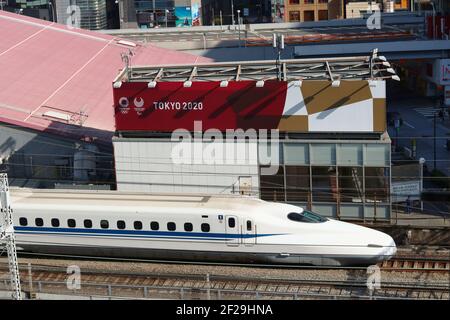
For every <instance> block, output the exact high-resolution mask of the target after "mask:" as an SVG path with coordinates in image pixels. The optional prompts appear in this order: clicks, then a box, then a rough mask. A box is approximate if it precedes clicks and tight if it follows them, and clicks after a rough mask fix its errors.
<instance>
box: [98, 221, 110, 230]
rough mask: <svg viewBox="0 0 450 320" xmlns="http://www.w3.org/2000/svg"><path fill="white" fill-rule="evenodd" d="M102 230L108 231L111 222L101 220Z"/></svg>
mask: <svg viewBox="0 0 450 320" xmlns="http://www.w3.org/2000/svg"><path fill="white" fill-rule="evenodd" d="M100 228H102V229H108V228H109V221H108V220H100Z"/></svg>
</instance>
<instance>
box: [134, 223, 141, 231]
mask: <svg viewBox="0 0 450 320" xmlns="http://www.w3.org/2000/svg"><path fill="white" fill-rule="evenodd" d="M134 229H135V230H142V222H141V221H135V222H134Z"/></svg>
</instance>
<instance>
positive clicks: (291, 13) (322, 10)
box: [285, 0, 329, 22]
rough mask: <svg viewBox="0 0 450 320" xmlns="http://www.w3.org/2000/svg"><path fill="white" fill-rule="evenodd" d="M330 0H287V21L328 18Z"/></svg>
mask: <svg viewBox="0 0 450 320" xmlns="http://www.w3.org/2000/svg"><path fill="white" fill-rule="evenodd" d="M328 2H329V1H328V0H285V11H286V16H285V17H286V22H304V21H320V20H328Z"/></svg>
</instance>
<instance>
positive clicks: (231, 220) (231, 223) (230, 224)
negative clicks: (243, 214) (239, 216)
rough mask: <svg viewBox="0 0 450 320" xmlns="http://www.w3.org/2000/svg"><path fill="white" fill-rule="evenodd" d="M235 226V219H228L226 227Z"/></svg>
mask: <svg viewBox="0 0 450 320" xmlns="http://www.w3.org/2000/svg"><path fill="white" fill-rule="evenodd" d="M235 226H236V219H234V218H229V219H228V227H230V228H234V227H235Z"/></svg>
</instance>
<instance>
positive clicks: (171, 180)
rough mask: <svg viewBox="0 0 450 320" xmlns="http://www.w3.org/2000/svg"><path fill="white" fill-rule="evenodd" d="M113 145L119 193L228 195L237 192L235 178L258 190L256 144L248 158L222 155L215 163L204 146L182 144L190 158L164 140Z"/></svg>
mask: <svg viewBox="0 0 450 320" xmlns="http://www.w3.org/2000/svg"><path fill="white" fill-rule="evenodd" d="M236 144H239V143H236ZM113 145H114V157H115V167H116V178H117V189H118V190H119V191H140V192H163V193H165V192H179V193H181V192H183V193H209V194H218V193H222V194H227V193H228V194H229V193H232V192H233V190H237V189H238V188H237V184H238V183H239V177H250V180H251V188H252V189H253V190H258V188H259V181H258V165H257V156H256V148H257V147H256V143H249V145H248V150H253V152H250V153H249V154H248V156H245V153H244V154H243V153H235V154H234V155H231V153H227V152H225V153H224V158H223V159H221V160H223V161H219V162H218V163H217V162H214V161H213V157H212V156H211V153H210V152H208V144H207V143H204V144H203V146H200V144H199V143H186V144H185V145H184V146H183V147H182V148H184V147H186V148H187V149H183V150H188V149H190V150H192V153H191V155H192V158H191V157H189V155H188V153H184V152H183V150H181V149H179V147H180V144H179V143H178V142H172V141H170V140H165V139H159V140H158V139H130V138H115V139H114V140H113ZM194 145H195V146H194ZM224 145H228V146H231V145H232V144H231V143H230V144H227V143H224ZM198 147H199V148H200V149H197V148H198ZM225 147H226V146H225ZM177 148H178V149H177ZM191 148H195V149H191ZM198 150H200V151H198ZM202 150H203V151H204V152H202ZM178 155H181V157H182V159H180V158H178V157H177V156H178ZM202 155H203V157H202ZM179 160H182V161H179ZM233 162H237V164H233ZM233 186H234V187H233ZM233 188H234V189H233Z"/></svg>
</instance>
